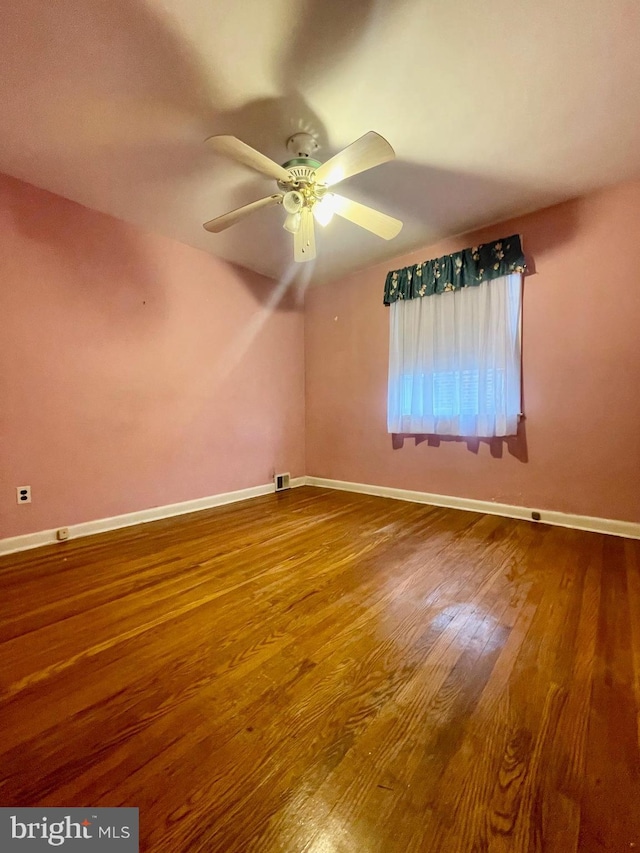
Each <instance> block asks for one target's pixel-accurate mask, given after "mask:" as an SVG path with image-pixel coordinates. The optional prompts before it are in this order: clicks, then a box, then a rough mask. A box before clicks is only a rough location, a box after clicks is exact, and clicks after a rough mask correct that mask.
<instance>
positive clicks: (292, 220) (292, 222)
mask: <svg viewBox="0 0 640 853" xmlns="http://www.w3.org/2000/svg"><path fill="white" fill-rule="evenodd" d="M282 227H283V228H284V230H285V231H288V232H289V233H290V234H297V233H298V231H299V230H300V211H298V212H297V213H288V214H287V218H286V219H285V221H284V223H283V225H282Z"/></svg>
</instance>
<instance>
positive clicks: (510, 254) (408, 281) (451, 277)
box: [384, 234, 526, 305]
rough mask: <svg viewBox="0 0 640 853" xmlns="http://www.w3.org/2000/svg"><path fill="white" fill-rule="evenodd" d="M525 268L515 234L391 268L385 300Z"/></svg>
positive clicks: (465, 284)
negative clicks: (401, 267) (432, 258)
mask: <svg viewBox="0 0 640 853" xmlns="http://www.w3.org/2000/svg"><path fill="white" fill-rule="evenodd" d="M525 270H526V263H525V259H524V255H523V254H522V245H521V243H520V236H519V235H518V234H514V235H513V236H512V237H503V238H502V240H496V241H495V243H483V244H482V245H480V246H473V247H472V248H471V249H464V250H463V251H462V252H456V253H455V254H453V255H444V256H443V257H442V258H435V259H434V260H432V261H424V262H423V263H421V264H414V265H413V266H412V267H404V268H403V269H401V270H392V271H391V272H390V273H388V275H387V280H386V282H385V285H384V304H385V305H391V303H392V302H396V301H397V300H398V299H416V298H418V297H420V296H433V294H434V293H447V292H448V291H451V290H460V289H461V288H463V287H473V286H475V285H478V284H480V283H481V282H483V281H489V280H490V279H492V278H499V277H500V276H503V275H509V274H510V273H513V272H524V271H525Z"/></svg>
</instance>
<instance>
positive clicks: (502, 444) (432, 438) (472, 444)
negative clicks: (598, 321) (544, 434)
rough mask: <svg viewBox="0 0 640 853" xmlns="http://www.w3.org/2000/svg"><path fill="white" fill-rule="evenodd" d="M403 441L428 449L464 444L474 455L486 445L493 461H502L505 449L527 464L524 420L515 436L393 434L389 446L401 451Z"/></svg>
mask: <svg viewBox="0 0 640 853" xmlns="http://www.w3.org/2000/svg"><path fill="white" fill-rule="evenodd" d="M405 439H413V440H414V441H415V446H416V447H417V446H418V445H419V444H423V443H425V442H426V444H427V446H428V447H440V445H441V444H442V443H449V442H454V443H456V444H466V445H467V450H469V451H470V452H471V453H475V454H476V455H477V454H478V453H479V452H480V446H481V445H483V444H486V445H488V447H489V453H490V454H491V456H493V458H494V459H502V457H503V455H504V451H505V448H506V450H507V452H508V453H509V455H510V456H514V457H515V458H516V459H517V460H518V461H519V462H528V461H529V453H528V450H527V427H526V424H525V421H524V419H522V420H520V422H519V423H518V431H517V433H516V435H507V436H494V437H492V438H476V437H471V436H469V437H464V436H457V435H407V434H400V433H394V434H393V435H392V436H391V446H392V447H393V449H394V450H402V448H403V447H404V443H405Z"/></svg>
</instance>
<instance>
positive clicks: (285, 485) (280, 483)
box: [273, 474, 290, 492]
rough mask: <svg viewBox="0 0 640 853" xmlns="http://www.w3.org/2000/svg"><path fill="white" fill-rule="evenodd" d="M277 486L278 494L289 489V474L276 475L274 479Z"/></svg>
mask: <svg viewBox="0 0 640 853" xmlns="http://www.w3.org/2000/svg"><path fill="white" fill-rule="evenodd" d="M273 479H274V481H275V484H276V492H283V491H284V490H285V489H289V488H290V486H289V474H274V477H273Z"/></svg>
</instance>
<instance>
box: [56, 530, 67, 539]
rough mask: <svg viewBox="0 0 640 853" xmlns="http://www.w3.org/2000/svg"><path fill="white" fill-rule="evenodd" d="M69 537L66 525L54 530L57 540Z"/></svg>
mask: <svg viewBox="0 0 640 853" xmlns="http://www.w3.org/2000/svg"><path fill="white" fill-rule="evenodd" d="M68 538H69V528H68V527H60V528H58V530H56V539H57V540H58V542H64V541H65V539H68Z"/></svg>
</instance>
